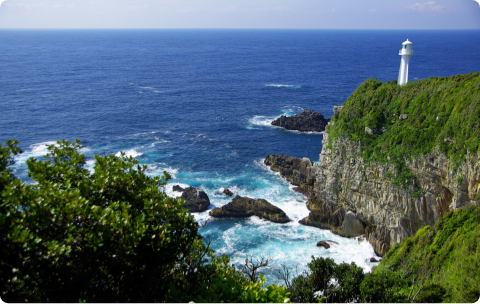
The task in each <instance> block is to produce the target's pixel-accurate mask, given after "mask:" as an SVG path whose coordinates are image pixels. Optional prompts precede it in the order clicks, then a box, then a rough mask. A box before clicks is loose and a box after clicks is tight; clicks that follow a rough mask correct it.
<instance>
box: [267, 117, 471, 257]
mask: <svg viewBox="0 0 480 304" xmlns="http://www.w3.org/2000/svg"><path fill="white" fill-rule="evenodd" d="M330 124H331V123H330ZM327 130H328V127H327ZM322 144H323V147H324V148H323V150H322V153H321V154H320V163H319V164H316V163H313V162H311V161H310V160H309V159H307V158H303V159H301V158H293V157H290V156H285V155H284V156H278V155H269V156H267V157H266V158H265V164H267V165H269V166H271V169H272V170H275V171H278V172H280V173H281V175H282V176H284V177H285V178H287V179H288V180H289V181H290V182H292V183H293V184H294V185H298V186H300V187H302V188H303V189H305V190H307V191H308V193H309V196H308V202H307V207H308V209H309V210H310V214H309V216H308V217H306V218H304V219H302V220H301V221H300V223H302V224H305V225H311V226H315V227H319V228H322V229H330V230H332V231H333V232H334V233H337V234H340V235H343V236H357V235H360V234H363V233H364V234H365V237H366V238H367V240H368V241H369V242H370V243H371V244H372V245H373V247H374V249H375V251H376V252H377V254H379V255H384V254H385V253H386V252H387V251H388V250H389V249H390V248H391V247H392V246H393V245H395V244H396V243H398V242H400V241H401V240H402V239H403V238H405V237H409V236H412V235H414V234H415V233H416V232H417V231H418V229H420V228H421V227H423V226H425V225H433V224H434V223H435V222H436V221H437V220H438V219H439V218H440V217H442V216H443V215H444V214H445V213H446V212H448V211H449V210H456V209H457V208H460V207H466V206H470V205H473V204H478V202H477V199H478V194H479V193H480V161H479V162H477V163H476V164H475V162H476V160H477V159H480V152H477V154H476V155H467V158H468V159H469V161H465V162H463V163H462V164H461V165H460V166H459V167H457V168H458V169H457V170H456V171H455V170H452V164H451V163H450V162H449V160H448V158H447V156H446V155H444V154H442V153H441V152H439V151H437V152H434V153H431V154H429V155H423V156H420V157H417V158H414V159H411V160H408V159H406V160H405V164H406V166H407V167H408V168H409V169H410V171H411V172H412V173H413V174H415V175H416V176H417V180H416V182H415V181H412V183H410V184H408V185H405V186H397V185H394V184H393V183H392V180H391V174H396V173H397V171H396V170H397V169H396V167H395V166H394V165H393V163H390V162H389V163H376V162H364V160H363V158H362V157H361V153H360V152H361V145H362V144H361V143H360V142H354V141H350V140H348V139H345V138H338V139H336V140H332V142H331V145H330V147H331V148H327V147H329V134H328V132H325V134H324V138H323V142H322ZM388 173H389V174H388ZM362 228H363V229H362Z"/></svg>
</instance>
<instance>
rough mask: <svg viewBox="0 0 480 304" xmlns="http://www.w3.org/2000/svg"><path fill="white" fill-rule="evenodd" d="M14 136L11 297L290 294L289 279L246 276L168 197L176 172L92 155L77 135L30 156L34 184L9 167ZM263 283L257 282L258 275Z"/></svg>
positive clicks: (7, 271)
mask: <svg viewBox="0 0 480 304" xmlns="http://www.w3.org/2000/svg"><path fill="white" fill-rule="evenodd" d="M17 144H18V142H15V141H9V142H7V146H6V147H5V146H2V145H1V144H0V239H1V244H2V246H0V296H1V298H2V300H4V301H6V302H78V301H87V302H164V301H167V302H189V301H192V300H194V301H197V302H202V301H204V302H217V301H223V302H284V301H288V293H287V292H286V290H285V288H284V287H279V286H275V285H272V286H263V285H264V282H265V281H264V279H263V278H261V277H260V280H257V279H256V277H255V278H254V280H248V279H247V278H246V277H245V276H243V275H242V273H241V272H239V271H237V270H235V269H234V268H233V267H232V266H231V265H230V261H229V259H228V258H227V257H226V256H216V255H215V254H214V252H213V250H211V249H209V247H208V246H207V245H206V244H205V242H204V240H203V239H202V237H201V236H200V235H199V233H198V224H197V223H196V222H195V221H194V219H193V217H192V216H191V215H190V214H188V212H187V211H186V209H184V208H182V205H183V201H182V200H180V199H172V198H168V197H167V196H166V195H165V193H164V192H163V191H161V189H162V187H163V186H164V185H165V183H166V182H167V181H168V179H169V178H170V177H169V176H168V174H167V173H164V175H163V177H148V176H147V175H145V170H146V166H139V165H138V162H137V161H135V160H134V159H132V158H131V157H130V158H126V157H125V156H122V157H115V156H113V155H110V156H105V157H101V156H98V155H97V156H95V162H96V164H95V168H94V172H93V173H90V172H89V171H88V170H86V169H85V168H84V165H85V156H84V155H82V154H81V153H80V152H79V151H80V149H81V146H80V144H79V142H78V141H76V142H73V143H69V142H66V141H59V142H58V144H57V145H52V146H49V147H48V150H49V154H48V155H47V156H46V159H45V160H44V161H39V160H36V159H35V158H31V159H29V160H28V161H27V165H28V169H29V176H30V177H31V178H32V179H33V180H34V181H35V183H34V184H30V185H29V184H26V183H25V182H23V181H20V180H19V179H17V178H16V177H15V176H14V175H13V174H12V170H11V168H10V166H11V165H12V164H13V163H14V155H16V154H19V153H21V150H20V149H19V148H18V147H17ZM257 281H258V282H257Z"/></svg>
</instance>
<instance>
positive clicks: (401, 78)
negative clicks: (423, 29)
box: [398, 39, 413, 85]
mask: <svg viewBox="0 0 480 304" xmlns="http://www.w3.org/2000/svg"><path fill="white" fill-rule="evenodd" d="M399 55H400V56H402V61H401V62H400V72H398V84H399V85H406V84H407V82H408V65H409V63H410V58H412V55H413V43H411V42H410V41H408V39H407V41H405V42H404V43H402V49H401V50H400V53H399Z"/></svg>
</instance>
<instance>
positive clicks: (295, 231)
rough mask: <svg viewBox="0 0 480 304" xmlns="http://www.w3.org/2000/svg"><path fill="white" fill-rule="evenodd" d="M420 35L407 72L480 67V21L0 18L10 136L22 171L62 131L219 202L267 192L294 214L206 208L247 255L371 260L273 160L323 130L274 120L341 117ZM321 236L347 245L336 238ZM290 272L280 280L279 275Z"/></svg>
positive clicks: (315, 143)
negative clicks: (291, 26) (189, 26)
mask: <svg viewBox="0 0 480 304" xmlns="http://www.w3.org/2000/svg"><path fill="white" fill-rule="evenodd" d="M407 38H408V39H409V40H410V41H412V42H413V43H414V45H413V48H414V56H413V58H412V60H411V63H410V80H411V81H415V80H416V79H424V78H429V77H434V76H451V75H455V74H465V73H470V72H477V71H480V60H479V52H478V50H479V49H480V31H475V30H471V31H363V30H350V31H348V30H0V54H1V57H0V142H5V141H6V140H7V139H17V140H20V142H21V143H20V145H21V147H22V148H23V149H24V150H25V152H24V153H23V154H22V155H21V156H19V157H17V159H16V161H17V163H16V164H15V167H14V169H15V174H16V175H17V176H19V177H20V178H22V179H25V180H27V181H28V178H27V176H26V171H25V169H26V167H25V161H26V160H27V159H28V158H30V157H41V156H42V155H44V154H45V153H46V149H45V145H47V144H52V143H54V142H55V141H56V140H60V139H67V140H74V139H77V138H78V139H80V140H81V141H82V144H83V145H84V146H85V149H84V153H85V154H86V155H87V157H88V161H87V167H88V168H89V169H92V168H93V165H94V163H93V155H94V154H102V155H104V154H119V152H120V151H124V152H125V153H126V154H127V155H131V156H133V157H135V158H136V159H137V160H138V161H139V162H140V163H142V164H147V165H148V168H149V169H148V173H149V174H150V175H152V176H155V175H161V174H162V173H163V171H167V172H169V173H170V174H171V175H172V176H173V179H172V180H171V181H170V182H169V184H168V185H167V186H166V188H165V191H166V192H167V193H168V194H169V195H172V196H175V195H177V193H174V192H173V191H172V186H173V185H182V186H187V185H189V186H193V187H199V188H202V189H204V190H205V192H206V193H207V194H208V196H209V197H210V200H211V202H212V204H211V206H210V208H209V209H212V208H214V207H220V206H223V205H225V204H227V203H228V202H230V201H231V198H228V197H226V196H225V195H224V194H222V190H223V188H224V187H228V188H229V189H230V190H231V191H232V192H234V193H235V194H238V195H241V196H249V197H253V198H264V199H266V200H268V201H269V202H271V203H272V204H274V205H276V206H278V207H280V208H281V209H283V210H284V211H285V212H286V213H287V215H288V216H289V217H290V218H291V219H292V220H293V221H292V222H290V223H288V224H275V223H270V222H267V221H265V220H262V219H259V218H258V217H255V216H254V217H251V218H248V219H222V220H218V219H214V218H211V217H210V216H209V215H208V211H205V212H203V213H199V214H195V218H196V219H197V220H198V221H200V222H204V221H206V220H208V221H209V222H208V224H207V225H206V226H205V227H204V228H202V229H201V233H202V235H204V236H205V237H206V238H211V240H212V242H211V244H212V247H213V248H214V249H216V251H217V252H218V253H225V254H227V255H228V256H230V257H231V259H232V262H233V263H235V265H236V266H237V267H240V266H241V264H242V263H243V261H244V259H245V257H246V256H247V255H252V256H253V257H258V258H259V257H261V256H262V255H263V256H265V257H270V258H272V259H274V261H275V262H274V263H273V264H272V265H271V266H270V267H269V268H268V269H265V270H264V273H265V275H266V277H267V279H268V282H269V283H276V282H277V278H276V276H275V272H276V271H278V270H279V269H280V267H281V265H282V264H286V265H287V266H288V267H289V268H290V269H291V270H293V271H295V269H298V271H299V272H300V271H301V270H302V269H303V268H305V266H306V264H307V263H308V262H309V261H310V260H311V257H312V256H316V257H318V256H322V257H331V258H333V259H335V261H337V262H338V263H340V262H348V263H350V262H355V263H356V264H357V265H359V266H361V267H363V268H364V269H365V271H367V272H368V271H371V268H372V266H374V265H375V264H374V263H370V262H369V259H370V258H371V257H374V256H376V255H375V253H374V250H373V248H372V246H371V245H370V244H368V243H366V242H359V241H358V240H357V239H354V238H351V239H348V238H342V237H339V236H336V235H334V234H332V233H331V232H329V231H326V230H321V229H317V228H312V227H307V226H303V225H300V224H298V221H299V220H300V219H302V218H304V217H306V216H307V215H308V213H309V211H308V210H307V208H306V204H305V203H306V201H307V199H306V197H304V196H303V195H302V194H299V193H296V192H294V191H293V190H292V186H291V185H290V184H289V183H288V182H286V181H285V180H284V179H282V178H281V177H280V175H279V174H278V173H274V172H272V171H270V170H269V168H267V167H266V166H265V165H264V164H263V160H264V158H265V156H266V155H268V154H273V153H276V154H288V155H291V156H295V157H308V158H310V159H312V160H313V161H316V162H318V160H319V157H318V155H319V153H320V152H321V150H322V143H321V142H322V138H323V135H322V134H321V133H299V132H291V131H285V130H283V129H280V128H277V127H273V126H271V125H270V122H271V121H272V120H273V119H275V118H276V117H279V116H280V115H294V114H296V113H299V112H301V111H302V110H303V109H312V110H315V111H318V112H321V113H323V114H324V115H325V117H327V118H330V117H331V116H332V115H333V106H334V105H341V104H342V103H343V102H344V101H345V100H346V99H347V98H348V96H349V95H350V94H351V93H352V92H353V91H354V90H355V89H356V88H357V87H358V86H359V85H360V84H361V83H362V82H363V81H364V80H366V79H368V78H376V79H378V80H381V81H391V80H395V79H396V78H397V76H398V69H399V66H400V56H399V55H398V51H399V50H400V48H401V44H402V42H403V41H405V40H406V39H407ZM321 240H333V241H335V242H337V243H338V244H333V246H332V247H331V248H330V249H328V250H325V249H324V248H321V247H316V243H317V242H318V241H321ZM279 283H281V282H279Z"/></svg>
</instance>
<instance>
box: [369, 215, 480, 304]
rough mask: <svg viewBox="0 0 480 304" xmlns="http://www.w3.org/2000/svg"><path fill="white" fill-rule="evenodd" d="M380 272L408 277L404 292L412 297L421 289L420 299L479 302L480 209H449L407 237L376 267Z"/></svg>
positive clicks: (417, 299)
mask: <svg viewBox="0 0 480 304" xmlns="http://www.w3.org/2000/svg"><path fill="white" fill-rule="evenodd" d="M380 273H388V274H389V275H392V274H397V275H400V276H401V277H404V278H408V279H409V280H410V282H411V285H410V286H408V287H406V289H405V292H407V293H408V294H411V297H410V299H412V298H413V296H414V295H415V294H417V292H418V296H417V298H416V301H417V302H430V301H434V302H450V303H452V302H453V303H455V302H456V303H472V302H476V301H477V300H478V299H479V297H480V208H479V207H477V206H475V207H471V208H469V209H465V210H462V209H458V210H456V211H454V212H449V213H447V214H446V215H445V216H444V217H442V218H440V219H439V220H438V221H437V223H436V224H435V225H434V226H433V227H430V226H425V227H423V228H422V229H420V230H419V231H417V233H416V235H415V236H413V237H410V238H406V239H404V240H403V241H402V242H401V243H399V244H397V245H395V246H394V247H393V248H392V249H390V251H389V252H388V253H387V254H386V255H385V257H384V259H383V260H382V263H381V264H380V266H379V267H378V268H377V269H375V274H380ZM412 285H414V287H413V289H412ZM420 288H421V290H420ZM412 290H413V291H412Z"/></svg>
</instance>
